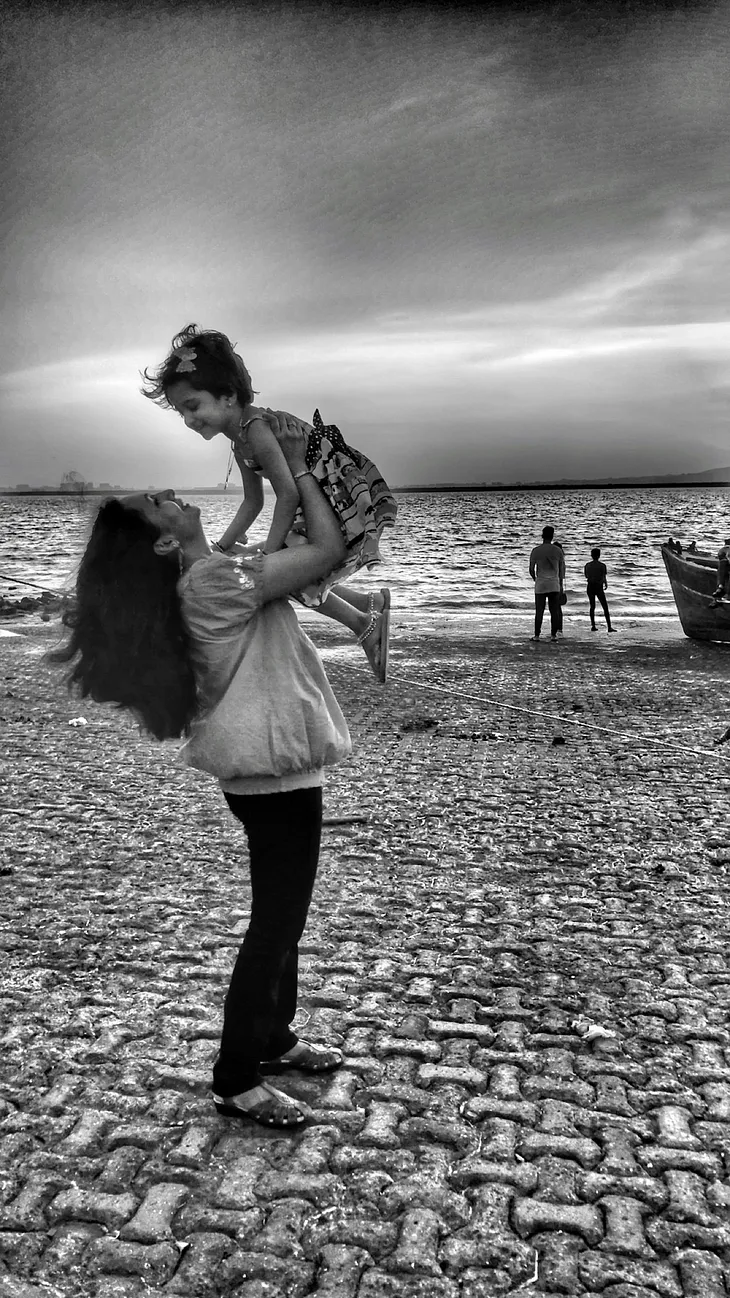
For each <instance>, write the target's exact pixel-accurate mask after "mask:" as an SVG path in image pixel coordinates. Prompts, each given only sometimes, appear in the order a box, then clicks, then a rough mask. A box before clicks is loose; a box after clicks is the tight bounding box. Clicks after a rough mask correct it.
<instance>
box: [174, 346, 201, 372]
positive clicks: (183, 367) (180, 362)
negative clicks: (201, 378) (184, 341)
mask: <svg viewBox="0 0 730 1298" xmlns="http://www.w3.org/2000/svg"><path fill="white" fill-rule="evenodd" d="M175 355H176V357H177V373H178V374H185V373H187V372H191V371H193V370H194V369H195V366H194V364H193V361H196V360H197V359H198V356H197V353H196V352H194V351H193V349H192V347H183V348H181V350H180V351H179V352H175Z"/></svg>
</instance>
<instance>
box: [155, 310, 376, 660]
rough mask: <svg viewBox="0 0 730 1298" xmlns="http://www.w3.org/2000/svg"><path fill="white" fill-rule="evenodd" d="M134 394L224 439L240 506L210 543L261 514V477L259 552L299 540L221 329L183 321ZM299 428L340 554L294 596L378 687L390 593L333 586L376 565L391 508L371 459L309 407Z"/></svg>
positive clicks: (288, 483)
mask: <svg viewBox="0 0 730 1298" xmlns="http://www.w3.org/2000/svg"><path fill="white" fill-rule="evenodd" d="M143 377H144V380H145V386H144V388H143V389H142V392H143V394H144V396H146V397H149V399H150V400H152V401H156V402H157V403H158V404H159V405H162V406H165V407H167V408H169V409H172V410H176V411H177V413H178V414H179V415H181V417H182V418H183V419H184V421H185V424H186V425H187V427H188V428H190V429H192V430H193V431H194V432H196V433H198V435H199V436H200V437H202V438H203V439H204V440H205V441H206V442H208V441H211V440H212V438H214V437H217V436H218V434H219V433H223V435H224V437H227V438H228V440H229V441H230V442H231V446H232V450H233V455H234V458H235V460H236V463H237V465H238V467H239V469H240V470H241V478H242V480H243V493H244V498H243V503H242V505H241V506H240V508H239V509H238V511H237V513H236V515H235V517H234V518H233V520H232V521H231V523H230V524H229V526H228V527H227V528H226V530H225V532H224V533H223V535H222V537H221V538H220V540H219V541H218V542H216V548H217V549H219V550H221V551H223V552H224V553H225V552H226V551H227V550H230V549H231V548H232V547H233V546H234V545H235V544H236V542H237V541H238V540H239V538H241V537H242V538H244V539H245V535H246V532H247V531H248V528H249V527H250V526H251V524H252V523H253V521H254V520H255V519H256V518H257V517H258V515H259V514H260V513H261V510H262V508H263V503H264V489H263V482H262V478H264V477H265V478H267V479H268V480H269V482H270V483H271V485H272V487H273V489H274V492H275V493H276V502H275V505H274V512H273V517H272V520H271V526H270V527H269V533H268V536H267V537H266V540H265V541H264V543H263V546H262V547H261V549H262V550H263V552H264V553H265V554H273V553H274V552H275V551H277V550H280V549H281V548H282V547H283V546H292V545H298V544H301V543H302V540H303V539H304V538H305V537H306V531H305V524H304V516H303V513H302V510H301V507H300V504H299V491H298V488H297V484H296V482H295V480H294V478H293V477H292V474H291V471H290V469H289V466H288V464H287V463H286V460H285V458H284V455H283V453H282V450H281V447H280V445H279V443H278V441H277V439H276V437H275V436H274V433H273V432H272V430H271V426H270V424H269V423H268V422H267V421H266V419H265V418H264V417H263V416H264V414H265V411H264V410H263V409H262V408H261V407H257V406H254V404H253V397H254V390H253V386H252V383H251V376H250V375H249V373H248V370H247V369H246V366H245V365H244V363H243V361H242V359H241V357H240V356H239V355H238V354H237V353H236V352H235V351H234V350H233V346H232V344H231V342H230V340H229V339H228V338H227V337H226V336H225V334H221V333H216V332H215V331H214V330H201V329H198V327H197V325H193V324H191V325H188V326H187V327H186V328H185V329H183V330H182V331H181V332H180V333H179V334H177V335H176V337H175V338H174V339H173V341H172V348H171V351H170V353H169V355H168V356H167V357H166V358H165V360H164V361H163V362H162V364H161V365H160V366H159V367H158V368H157V369H154V370H151V371H150V370H145V371H144V375H143ZM304 427H305V428H306V430H307V433H308V443H307V452H306V465H307V469H306V472H308V473H311V474H312V476H313V477H314V478H315V479H316V480H317V481H318V482H319V484H320V486H321V487H322V490H323V491H324V493H325V495H326V496H327V498H328V500H329V502H330V504H331V505H332V507H333V508H334V510H335V513H336V514H337V517H338V520H339V523H340V529H341V531H342V535H343V538H344V541H345V546H346V557H345V559H344V560H343V562H342V563H341V564H340V565H338V567H337V568H336V569H335V571H334V572H333V573H331V574H330V575H329V576H328V577H327V578H326V579H324V580H322V581H320V582H317V583H315V584H313V585H310V586H307V587H306V588H305V589H304V590H303V591H301V592H300V593H299V596H298V598H299V599H300V601H301V602H302V603H303V604H305V605H306V606H307V607H309V608H315V609H317V611H318V612H320V613H324V614H325V615H326V616H327V617H331V618H333V619H334V620H335V621H336V622H339V623H340V624H341V625H342V626H346V627H348V628H349V630H351V631H352V632H353V633H354V634H355V636H356V638H357V642H358V644H360V645H362V648H363V649H364V651H365V654H366V656H367V659H368V662H369V663H370V666H371V668H372V670H373V672H374V674H375V676H376V677H377V679H378V680H379V681H380V682H381V683H384V682H385V679H386V676H387V671H388V637H389V631H390V591H389V590H388V589H387V588H385V587H383V588H381V590H380V591H379V592H378V593H377V594H369V595H366V594H365V593H364V592H362V591H357V590H351V589H350V588H349V587H346V586H344V585H342V582H343V580H344V579H346V578H347V577H349V576H351V575H352V573H354V572H357V571H358V569H360V568H363V567H364V568H371V567H373V565H375V564H377V563H380V562H381V561H382V560H381V555H380V551H379V541H380V537H381V535H382V532H383V528H385V527H392V526H393V524H394V522H395V516H396V513H397V508H398V507H397V505H396V502H395V500H394V499H393V496H392V494H391V492H390V490H389V488H388V485H387V483H386V482H385V481H384V480H383V478H382V476H381V474H380V473H379V471H378V469H377V468H376V466H375V465H374V464H373V462H372V460H369V459H368V458H367V457H366V456H365V455H363V454H362V452H361V451H357V450H355V449H354V447H351V446H348V445H347V444H346V442H345V441H344V439H343V437H342V434H341V433H340V431H339V429H338V428H336V427H335V425H334V424H330V425H325V424H323V423H322V420H321V418H320V414H319V411H318V410H316V411H315V412H314V417H313V421H312V425H308V424H306V425H304Z"/></svg>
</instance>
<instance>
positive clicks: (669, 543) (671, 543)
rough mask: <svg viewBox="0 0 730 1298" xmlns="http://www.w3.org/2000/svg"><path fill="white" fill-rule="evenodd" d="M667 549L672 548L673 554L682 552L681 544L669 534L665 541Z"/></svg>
mask: <svg viewBox="0 0 730 1298" xmlns="http://www.w3.org/2000/svg"><path fill="white" fill-rule="evenodd" d="M667 549H668V550H672V551H673V552H674V554H681V553H682V546H681V545H680V543H679V541H675V539H674V537H673V536H670V538H669V540H668V541H667Z"/></svg>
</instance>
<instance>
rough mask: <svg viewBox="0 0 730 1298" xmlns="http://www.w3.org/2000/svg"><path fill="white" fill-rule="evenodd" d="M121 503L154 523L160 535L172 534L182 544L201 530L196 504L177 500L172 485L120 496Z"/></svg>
mask: <svg viewBox="0 0 730 1298" xmlns="http://www.w3.org/2000/svg"><path fill="white" fill-rule="evenodd" d="M122 504H123V505H124V507H125V509H135V510H136V511H137V513H138V514H142V515H143V517H144V518H146V519H147V520H148V522H150V523H154V524H155V526H156V527H159V529H160V534H161V535H162V536H174V537H175V538H176V540H178V541H180V543H181V544H183V545H184V543H185V542H186V541H191V540H194V539H195V538H196V537H197V536H198V534H199V533H200V531H201V526H202V525H201V522H200V510H199V509H198V506H197V505H186V504H185V503H184V502H183V501H182V500H178V498H177V496H176V495H175V492H174V491H173V489H172V487H168V488H167V490H166V491H154V492H149V491H146V492H144V493H143V492H141V491H140V492H135V494H134V495H133V496H122Z"/></svg>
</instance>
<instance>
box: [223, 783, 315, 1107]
mask: <svg viewBox="0 0 730 1298" xmlns="http://www.w3.org/2000/svg"><path fill="white" fill-rule="evenodd" d="M224 796H225V799H226V802H227V803H228V806H229V807H230V809H231V811H232V812H233V814H234V816H236V817H237V819H238V820H240V821H241V823H242V825H243V827H244V829H245V831H246V837H247V839H248V848H249V855H250V867H251V918H250V920H249V925H248V929H247V930H246V935H245V937H244V939H243V942H242V943H241V949H240V951H239V952H238V957H237V959H236V963H235V965H234V968H233V973H232V975H231V982H230V986H229V988H228V994H227V995H226V1000H225V1007H224V1014H223V1033H222V1036H221V1045H220V1053H219V1055H218V1058H217V1060H216V1062H215V1065H214V1068H213V1090H214V1091H215V1093H216V1095H224V1096H231V1095H238V1094H239V1093H240V1092H241V1091H247V1090H250V1089H251V1087H252V1086H255V1085H256V1084H257V1082H258V1081H259V1064H260V1063H261V1061H262V1060H264V1059H276V1058H277V1057H278V1056H279V1055H282V1054H283V1053H284V1051H286V1050H290V1049H291V1047H292V1046H293V1045H294V1044H295V1043H296V1040H297V1037H296V1034H295V1033H294V1032H292V1030H291V1026H290V1025H291V1022H292V1019H293V1018H294V1015H295V1014H296V1008H297V966H298V956H299V948H298V943H299V940H300V938H301V936H302V933H303V932H304V925H305V924H306V921H307V912H308V910H309V903H310V901H311V897H312V889H313V888H314V879H315V875H316V873H317V862H318V860H319V844H320V837H321V831H322V789H321V788H309V789H295V790H293V791H292V792H291V793H262V794H251V795H246V796H240V795H238V794H233V793H226V794H224Z"/></svg>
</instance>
